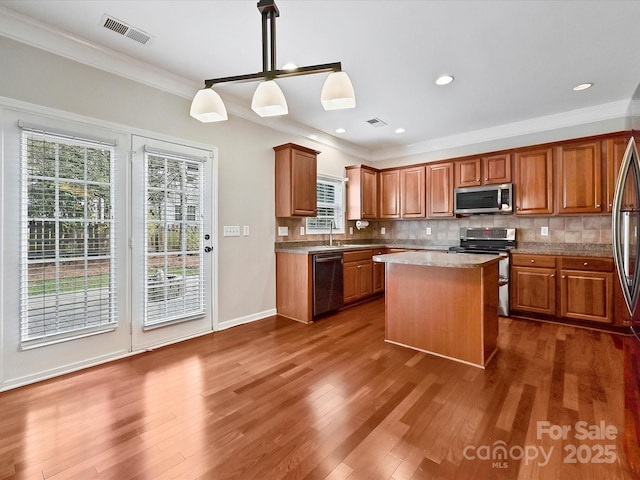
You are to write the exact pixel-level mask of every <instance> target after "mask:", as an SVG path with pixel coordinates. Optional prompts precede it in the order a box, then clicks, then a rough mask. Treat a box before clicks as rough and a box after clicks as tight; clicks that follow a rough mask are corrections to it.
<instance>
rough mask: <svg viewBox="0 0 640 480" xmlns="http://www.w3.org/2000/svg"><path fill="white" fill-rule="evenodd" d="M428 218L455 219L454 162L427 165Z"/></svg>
mask: <svg viewBox="0 0 640 480" xmlns="http://www.w3.org/2000/svg"><path fill="white" fill-rule="evenodd" d="M426 171H427V216H428V217H453V177H454V175H453V162H446V163H437V164H434V165H427V166H426Z"/></svg>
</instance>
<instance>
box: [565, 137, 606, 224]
mask: <svg viewBox="0 0 640 480" xmlns="http://www.w3.org/2000/svg"><path fill="white" fill-rule="evenodd" d="M556 158H557V166H556V172H557V176H558V181H557V190H556V199H557V202H558V205H557V208H556V212H557V213H559V214H563V213H583V214H584V213H600V212H602V210H603V208H602V163H601V159H600V142H599V141H596V142H587V143H577V144H568V145H560V146H559V147H556Z"/></svg>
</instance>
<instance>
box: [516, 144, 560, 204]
mask: <svg viewBox="0 0 640 480" xmlns="http://www.w3.org/2000/svg"><path fill="white" fill-rule="evenodd" d="M514 163H515V181H514V184H515V197H516V214H517V215H549V214H552V213H553V211H554V205H553V175H554V173H553V172H554V171H553V152H552V150H551V149H550V148H544V149H539V150H538V149H536V150H527V151H523V152H518V153H516V154H515V161H514Z"/></svg>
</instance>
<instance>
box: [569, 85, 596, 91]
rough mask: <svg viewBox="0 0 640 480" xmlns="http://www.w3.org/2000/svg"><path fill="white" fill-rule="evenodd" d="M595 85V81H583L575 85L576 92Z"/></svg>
mask: <svg viewBox="0 0 640 480" xmlns="http://www.w3.org/2000/svg"><path fill="white" fill-rule="evenodd" d="M591 87H593V83H581V84H580V85H576V86H575V87H573V91H574V92H579V91H581V90H586V89H587V88H591Z"/></svg>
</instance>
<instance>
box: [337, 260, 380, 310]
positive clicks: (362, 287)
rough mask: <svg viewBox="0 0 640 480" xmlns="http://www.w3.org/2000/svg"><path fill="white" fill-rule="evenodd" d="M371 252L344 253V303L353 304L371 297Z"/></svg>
mask: <svg viewBox="0 0 640 480" xmlns="http://www.w3.org/2000/svg"><path fill="white" fill-rule="evenodd" d="M372 256H373V252H372V250H357V251H355V252H345V253H344V254H343V256H342V259H343V267H342V272H343V279H344V303H345V304H348V303H353V302H357V301H358V300H362V299H364V298H367V297H370V296H371V295H373V260H371V257H372Z"/></svg>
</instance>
